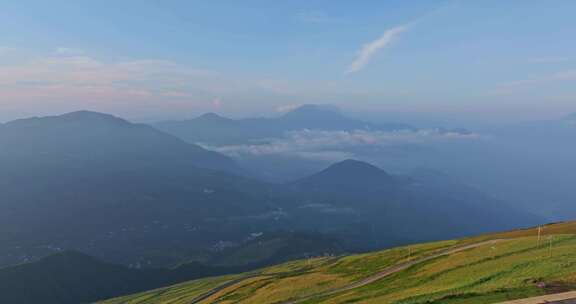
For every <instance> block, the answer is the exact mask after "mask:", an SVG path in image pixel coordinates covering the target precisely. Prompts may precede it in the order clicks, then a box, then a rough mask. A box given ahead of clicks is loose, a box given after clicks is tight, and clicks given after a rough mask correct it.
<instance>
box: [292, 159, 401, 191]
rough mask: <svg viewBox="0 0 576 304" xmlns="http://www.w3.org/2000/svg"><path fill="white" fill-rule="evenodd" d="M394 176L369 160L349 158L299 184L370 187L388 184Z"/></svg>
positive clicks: (298, 182)
mask: <svg viewBox="0 0 576 304" xmlns="http://www.w3.org/2000/svg"><path fill="white" fill-rule="evenodd" d="M392 180H393V177H392V176H391V175H389V174H388V173H387V172H386V171H384V170H382V169H380V168H378V167H376V166H374V165H372V164H369V163H367V162H363V161H358V160H353V159H347V160H344V161H341V162H338V163H335V164H332V165H330V166H329V167H328V168H326V169H324V170H322V171H320V172H318V173H316V174H314V175H312V176H309V177H306V178H304V179H302V180H300V181H297V182H296V183H297V184H304V185H326V186H330V185H333V186H334V185H348V186H358V185H359V186H361V187H370V186H373V185H382V184H383V183H384V184H386V183H388V182H390V181H392Z"/></svg>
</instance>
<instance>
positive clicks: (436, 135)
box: [208, 129, 480, 161]
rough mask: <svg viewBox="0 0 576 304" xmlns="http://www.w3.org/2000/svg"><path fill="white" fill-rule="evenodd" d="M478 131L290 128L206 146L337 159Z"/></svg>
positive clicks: (240, 153) (243, 153)
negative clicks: (281, 132)
mask: <svg viewBox="0 0 576 304" xmlns="http://www.w3.org/2000/svg"><path fill="white" fill-rule="evenodd" d="M479 137H480V135H478V134H474V133H459V132H451V131H443V130H439V129H422V130H399V131H370V130H354V131H322V130H308V129H304V130H299V131H290V132H287V133H286V134H285V136H284V137H282V138H272V139H268V140H266V141H263V142H261V143H255V144H247V145H232V146H221V147H208V148H210V149H212V150H216V151H218V152H221V153H224V154H227V155H229V156H232V157H237V158H243V157H251V156H266V155H283V156H292V157H301V158H306V159H316V160H325V161H338V160H342V159H346V158H351V157H354V155H355V153H357V152H358V151H359V150H374V149H387V148H393V147H398V146H402V145H413V144H432V143H442V142H453V141H461V140H472V139H477V138H479Z"/></svg>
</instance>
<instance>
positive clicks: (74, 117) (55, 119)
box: [6, 110, 131, 126]
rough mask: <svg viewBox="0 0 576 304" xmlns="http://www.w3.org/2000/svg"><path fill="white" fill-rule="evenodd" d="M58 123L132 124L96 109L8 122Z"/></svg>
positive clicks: (26, 124)
mask: <svg viewBox="0 0 576 304" xmlns="http://www.w3.org/2000/svg"><path fill="white" fill-rule="evenodd" d="M55 123H56V124H58V123H77V124H84V123H86V124H103V125H130V124H131V123H130V122H128V121H126V120H124V119H122V118H119V117H116V116H114V115H111V114H106V113H100V112H94V111H86V110H82V111H75V112H70V113H66V114H62V115H57V116H44V117H32V118H25V119H18V120H14V121H11V122H8V123H7V124H6V125H9V126H29V125H38V124H50V125H52V124H55Z"/></svg>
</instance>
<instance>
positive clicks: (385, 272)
mask: <svg viewBox="0 0 576 304" xmlns="http://www.w3.org/2000/svg"><path fill="white" fill-rule="evenodd" d="M499 241H500V240H489V241H484V242H479V243H474V244H469V245H464V246H458V247H452V248H449V249H445V250H441V251H438V252H436V253H434V254H432V255H429V256H426V257H422V258H418V259H414V260H412V261H408V262H405V263H401V264H397V265H394V266H390V267H388V268H385V269H383V270H382V271H379V272H378V273H375V274H373V275H371V276H369V277H367V278H364V279H362V280H360V281H357V282H354V283H351V284H348V285H345V286H342V287H339V288H336V289H332V290H327V291H324V292H321V293H316V294H312V295H308V296H305V297H301V298H297V299H291V300H289V301H285V302H280V304H296V303H301V302H303V301H307V300H310V299H312V298H316V297H323V296H329V295H333V294H337V293H340V292H344V291H348V290H351V289H355V288H359V287H362V286H365V285H368V284H371V283H374V282H376V281H378V280H381V279H383V278H385V277H388V276H390V275H392V274H395V273H397V272H400V271H402V270H405V269H407V268H410V267H412V266H414V265H416V264H420V263H424V262H427V261H430V260H432V259H435V258H438V257H442V256H446V255H450V254H453V253H457V252H461V251H465V250H469V249H473V248H476V247H480V246H484V245H487V244H494V243H496V242H499ZM281 274H286V273H281ZM273 275H278V273H276V274H261V273H256V274H249V275H246V276H243V277H241V278H238V279H234V280H231V281H228V282H226V283H224V284H222V285H220V286H218V287H215V288H214V289H212V290H210V291H208V292H206V293H204V294H202V295H200V296H198V297H196V298H194V299H193V300H192V301H191V302H190V304H196V303H201V302H202V301H204V300H206V299H208V298H210V297H211V296H213V295H215V294H216V293H218V292H220V291H222V290H224V289H226V288H228V287H231V286H234V285H236V284H239V283H241V282H243V281H245V280H248V279H251V278H254V277H258V276H273Z"/></svg>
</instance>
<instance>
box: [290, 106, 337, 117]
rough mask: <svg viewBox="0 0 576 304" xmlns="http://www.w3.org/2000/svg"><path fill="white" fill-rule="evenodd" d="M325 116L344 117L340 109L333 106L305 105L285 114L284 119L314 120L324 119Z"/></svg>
mask: <svg viewBox="0 0 576 304" xmlns="http://www.w3.org/2000/svg"><path fill="white" fill-rule="evenodd" d="M324 116H342V114H341V113H340V110H339V109H338V107H336V106H333V105H317V104H305V105H301V106H299V107H298V108H296V109H294V110H292V111H290V112H288V113H286V114H284V117H287V118H293V117H303V118H313V117H319V118H320V117H324Z"/></svg>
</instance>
